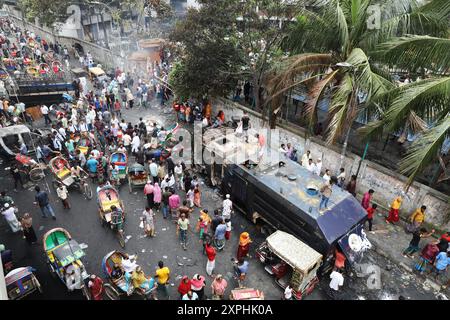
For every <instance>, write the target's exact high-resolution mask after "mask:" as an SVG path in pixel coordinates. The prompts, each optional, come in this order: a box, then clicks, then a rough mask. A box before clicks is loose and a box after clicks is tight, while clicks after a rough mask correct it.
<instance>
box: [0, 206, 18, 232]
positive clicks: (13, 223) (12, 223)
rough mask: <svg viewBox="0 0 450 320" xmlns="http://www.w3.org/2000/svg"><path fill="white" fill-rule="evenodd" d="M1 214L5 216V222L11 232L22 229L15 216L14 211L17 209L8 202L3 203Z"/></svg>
mask: <svg viewBox="0 0 450 320" xmlns="http://www.w3.org/2000/svg"><path fill="white" fill-rule="evenodd" d="M3 208H4V209H3V211H2V215H3V216H4V217H5V219H6V222H7V223H8V225H9V227H10V228H11V231H12V232H17V231H20V230H22V226H21V224H20V222H19V220H18V219H17V217H16V212H17V211H18V210H17V208H16V207H14V206H12V205H10V204H9V203H5V204H4V205H3Z"/></svg>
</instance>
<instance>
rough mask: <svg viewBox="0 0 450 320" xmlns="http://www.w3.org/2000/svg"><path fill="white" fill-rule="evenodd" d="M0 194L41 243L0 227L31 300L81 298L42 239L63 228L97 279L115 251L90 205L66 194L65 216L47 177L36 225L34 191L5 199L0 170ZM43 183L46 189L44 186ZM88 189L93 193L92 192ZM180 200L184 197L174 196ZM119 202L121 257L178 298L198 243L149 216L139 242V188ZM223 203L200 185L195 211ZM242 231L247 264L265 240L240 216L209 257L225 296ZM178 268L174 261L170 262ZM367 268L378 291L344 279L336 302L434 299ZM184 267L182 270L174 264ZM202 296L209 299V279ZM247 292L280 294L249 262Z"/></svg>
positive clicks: (399, 274)
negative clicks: (159, 276) (45, 205)
mask: <svg viewBox="0 0 450 320" xmlns="http://www.w3.org/2000/svg"><path fill="white" fill-rule="evenodd" d="M169 111H170V110H169V108H166V109H165V110H162V109H161V108H160V107H156V106H153V107H152V108H150V109H148V110H142V109H136V108H135V109H133V110H132V111H130V110H124V112H123V113H124V118H125V120H126V121H132V122H133V123H137V121H138V119H139V117H144V118H145V119H148V120H150V119H151V120H152V121H153V120H157V121H160V122H162V123H164V124H167V125H170V124H172V123H173V121H174V119H173V115H171V114H170V112H169ZM0 169H1V171H0V172H1V173H0V182H1V187H0V188H1V189H5V190H9V191H11V192H10V194H11V195H12V196H13V198H14V199H15V201H16V203H17V204H18V207H19V215H22V214H24V213H25V212H30V213H32V216H33V219H34V228H35V230H36V232H37V235H38V237H39V239H40V243H39V244H36V245H33V246H31V247H29V246H28V245H27V244H26V243H25V242H24V240H22V239H21V235H19V234H12V233H11V231H10V230H9V227H8V226H7V225H6V223H5V222H4V220H2V221H1V222H0V243H4V244H5V245H6V247H7V248H9V249H12V250H13V252H14V261H15V265H16V266H26V265H31V266H33V267H35V268H36V269H37V277H38V278H39V280H40V281H41V283H42V286H43V290H44V294H43V295H34V296H32V297H30V298H33V299H65V300H66V299H82V298H83V297H82V296H81V294H79V293H68V292H67V290H66V289H65V286H64V285H63V284H62V283H61V282H60V281H59V280H58V279H54V278H52V276H51V275H50V272H49V269H48V267H47V265H46V262H45V254H44V251H43V248H42V240H41V239H42V235H43V234H44V233H45V232H46V231H48V230H50V229H51V228H55V227H63V228H66V229H67V230H68V231H69V232H70V233H71V234H72V237H73V239H75V240H77V241H78V242H79V243H85V244H86V245H87V246H88V247H87V249H86V250H85V251H86V254H87V255H86V257H85V259H84V263H85V265H86V268H87V271H88V272H89V273H91V274H97V275H101V274H102V273H101V260H102V257H103V256H104V255H105V254H107V253H108V252H110V251H112V250H117V249H120V246H119V244H118V242H117V239H116V238H115V236H114V234H113V232H112V231H111V230H109V229H107V228H104V227H102V226H101V223H100V219H99V217H98V213H97V203H96V199H95V198H94V199H92V200H87V199H84V198H83V196H82V195H81V194H78V193H77V192H76V191H73V192H71V193H70V202H71V204H72V209H71V210H63V207H62V204H61V203H60V202H59V201H58V199H57V197H56V193H55V192H54V190H49V189H48V186H50V188H51V183H50V182H51V179H52V178H51V177H50V176H48V177H46V179H45V181H42V182H40V183H39V185H40V186H41V188H44V189H45V190H46V191H47V192H48V191H50V194H51V196H50V200H51V204H52V205H53V207H54V209H55V211H56V213H57V220H56V221H53V220H51V219H43V218H41V214H40V210H39V209H38V208H36V207H34V206H33V199H34V190H33V187H30V189H28V190H21V191H20V192H18V193H14V192H12V186H13V181H12V179H11V178H10V177H9V175H8V174H7V172H6V171H4V170H3V169H4V166H2V167H0ZM47 183H48V185H47ZM93 188H94V190H95V186H93ZM181 195H182V197H184V192H182V193H181ZM120 198H121V199H122V200H123V202H124V204H125V208H126V213H127V221H126V224H125V235H126V236H128V237H130V238H129V240H128V241H127V243H126V248H125V251H126V252H128V253H130V254H133V253H137V254H138V255H139V258H138V260H139V262H140V264H141V265H142V266H143V268H144V271H145V272H146V273H147V274H152V273H153V272H154V271H155V269H156V266H157V263H158V261H159V260H162V261H164V263H165V264H166V265H167V266H168V267H169V268H170V269H171V271H172V275H171V281H172V283H174V284H175V286H173V287H171V288H170V295H171V298H172V299H174V298H175V299H176V298H178V294H177V292H176V287H177V286H178V283H179V279H180V278H181V276H183V275H189V276H193V275H194V274H195V273H199V274H202V275H205V274H206V272H205V266H206V256H204V255H202V253H201V245H200V243H199V239H198V236H197V235H195V234H190V235H189V244H188V250H187V251H184V250H183V249H182V248H181V246H180V245H179V242H178V239H177V236H176V234H175V225H174V224H173V223H172V222H170V221H169V220H164V219H162V215H161V213H157V216H156V236H155V238H152V239H147V238H144V237H143V232H142V229H140V228H139V217H140V215H141V212H142V210H143V208H144V206H145V201H144V196H143V191H142V189H136V190H134V191H133V192H132V193H130V192H129V191H128V186H126V185H124V186H123V187H122V188H121V189H120ZM221 200H222V196H221V195H219V194H218V193H217V192H216V191H215V190H212V189H211V188H208V187H206V186H204V185H202V204H203V206H204V208H207V209H208V210H209V211H210V212H212V211H213V210H214V209H215V208H217V207H219V206H220V204H221ZM197 217H198V209H196V211H195V212H194V214H193V218H194V219H195V220H194V219H192V220H191V221H192V222H194V221H196V218H197ZM242 231H248V232H249V233H250V235H251V236H252V238H253V240H254V242H253V244H252V248H251V251H250V254H251V256H252V257H254V249H255V248H256V247H257V246H258V245H259V244H260V243H261V242H262V241H263V240H264V235H262V234H259V233H258V232H257V230H256V229H255V227H254V226H253V225H252V224H251V223H250V222H249V221H248V220H246V219H245V218H244V217H243V216H241V215H240V214H235V216H234V218H233V231H232V237H231V239H230V241H228V243H227V245H226V247H225V250H224V251H222V252H219V253H218V255H217V258H216V270H215V273H221V274H223V275H224V276H225V277H226V278H227V279H228V281H229V286H228V290H227V295H228V292H229V290H230V289H231V288H233V287H235V286H236V284H235V282H234V280H233V279H232V276H231V272H232V263H231V258H233V257H235V253H236V248H237V243H238V236H239V234H240V233H241V232H242ZM177 261H178V262H177ZM367 261H368V262H370V263H372V264H374V265H377V266H379V267H380V270H381V276H380V279H381V282H382V286H383V289H369V288H368V286H367V279H368V276H367V275H366V276H361V277H357V276H356V274H355V273H354V274H353V276H346V280H345V285H344V289H343V290H342V293H341V294H340V296H339V297H338V298H340V299H397V298H398V296H399V295H404V296H405V297H409V298H411V299H434V298H435V295H434V293H433V292H431V291H426V290H424V289H423V287H422V285H421V283H420V282H417V283H416V281H415V280H414V278H409V277H410V276H409V275H407V274H405V272H404V271H403V270H401V269H399V268H397V267H396V266H393V265H392V263H391V262H389V261H387V260H386V259H385V258H383V257H381V256H379V255H377V254H376V253H375V252H370V253H369V254H368V255H367ZM179 264H183V265H179ZM208 280H209V281H208V283H207V290H206V294H207V295H210V289H209V284H210V283H211V280H210V279H208ZM247 285H248V286H249V287H255V288H258V289H260V290H263V291H264V293H265V296H266V298H267V299H279V298H280V297H281V295H282V291H281V289H280V288H279V287H278V286H277V285H276V284H275V282H274V281H273V279H272V278H271V277H270V276H269V274H267V272H265V271H264V269H263V267H262V265H261V264H260V263H259V262H258V261H257V260H255V259H253V258H252V259H250V270H249V275H248V279H247ZM327 285H328V280H327V279H323V281H322V283H321V286H320V287H318V288H317V289H316V290H315V291H314V292H313V293H312V294H311V295H310V296H308V297H306V299H319V300H323V299H327V298H328V297H327V295H326V294H325V290H323V289H322V288H326V287H327Z"/></svg>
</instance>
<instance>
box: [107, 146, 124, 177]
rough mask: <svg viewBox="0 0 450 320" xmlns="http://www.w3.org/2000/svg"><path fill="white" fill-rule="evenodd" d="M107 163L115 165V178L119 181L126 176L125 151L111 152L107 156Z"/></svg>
mask: <svg viewBox="0 0 450 320" xmlns="http://www.w3.org/2000/svg"><path fill="white" fill-rule="evenodd" d="M109 164H110V165H111V166H113V167H117V170H118V174H117V179H118V180H120V181H121V182H122V181H123V180H124V179H125V178H126V177H127V165H128V155H127V153H126V152H118V151H117V152H113V153H112V154H111V156H110V157H109Z"/></svg>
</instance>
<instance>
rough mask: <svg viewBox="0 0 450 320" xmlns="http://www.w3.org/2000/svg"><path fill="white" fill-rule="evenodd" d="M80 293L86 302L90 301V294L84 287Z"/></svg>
mask: <svg viewBox="0 0 450 320" xmlns="http://www.w3.org/2000/svg"><path fill="white" fill-rule="evenodd" d="M81 291H82V292H83V296H85V297H86V300H91V294H90V293H89V289H88V288H87V287H86V286H83V287H82V288H81Z"/></svg>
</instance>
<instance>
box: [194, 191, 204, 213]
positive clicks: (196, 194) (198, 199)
mask: <svg viewBox="0 0 450 320" xmlns="http://www.w3.org/2000/svg"><path fill="white" fill-rule="evenodd" d="M194 205H195V206H196V207H197V208H201V207H202V204H201V193H200V187H199V186H198V185H197V186H195V188H194Z"/></svg>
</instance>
